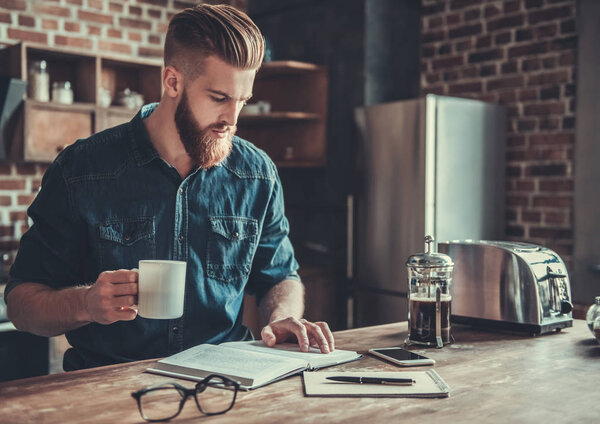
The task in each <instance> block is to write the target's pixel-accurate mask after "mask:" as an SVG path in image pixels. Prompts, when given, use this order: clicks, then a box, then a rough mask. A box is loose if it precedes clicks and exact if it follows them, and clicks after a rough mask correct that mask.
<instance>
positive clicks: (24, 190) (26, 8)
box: [0, 0, 246, 278]
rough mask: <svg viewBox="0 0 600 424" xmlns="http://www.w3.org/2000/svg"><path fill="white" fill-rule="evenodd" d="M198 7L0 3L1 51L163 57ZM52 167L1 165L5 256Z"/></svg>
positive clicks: (151, 1)
mask: <svg viewBox="0 0 600 424" xmlns="http://www.w3.org/2000/svg"><path fill="white" fill-rule="evenodd" d="M197 3H202V1H180V0H126V1H116V0H115V1H109V0H53V1H52V0H44V1H42V0H0V47H4V46H6V45H11V44H15V43H18V42H19V41H32V42H36V43H42V44H47V45H49V46H57V47H66V48H71V49H85V51H93V52H107V53H111V54H119V55H124V56H136V57H140V56H141V57H162V44H163V42H164V34H165V32H166V30H167V25H168V22H169V19H170V18H171V17H172V16H173V14H175V13H177V12H178V11H179V10H181V9H183V8H185V7H189V6H193V5H194V4H197ZM206 3H229V4H232V5H234V6H236V7H239V8H240V9H242V10H246V0H229V1H227V0H223V1H217V2H206ZM3 65H4V64H0V66H3ZM46 168H47V165H46V164H33V163H10V162H4V163H2V162H0V252H4V251H10V252H14V251H15V250H16V249H17V247H18V240H19V239H20V238H21V235H22V234H23V233H24V232H25V230H26V229H27V214H26V210H27V207H28V206H29V204H30V203H31V202H32V201H33V198H34V197H35V194H36V193H37V191H38V189H39V187H40V183H41V179H42V175H43V173H44V171H45V170H46ZM1 277H2V276H0V278H1Z"/></svg>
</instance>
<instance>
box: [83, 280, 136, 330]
mask: <svg viewBox="0 0 600 424" xmlns="http://www.w3.org/2000/svg"><path fill="white" fill-rule="evenodd" d="M137 294H138V270H137V269H132V270H127V269H120V270H118V271H104V272H102V273H101V274H100V275H99V276H98V279H97V280H96V282H95V283H94V284H93V285H92V286H91V287H90V288H89V289H88V290H87V292H86V294H85V301H84V305H85V309H86V311H87V313H88V314H89V321H92V322H97V323H100V324H112V323H113V322H116V321H131V320H133V319H135V317H136V315H137V310H136V309H134V308H133V307H134V306H135V305H136V304H137Z"/></svg>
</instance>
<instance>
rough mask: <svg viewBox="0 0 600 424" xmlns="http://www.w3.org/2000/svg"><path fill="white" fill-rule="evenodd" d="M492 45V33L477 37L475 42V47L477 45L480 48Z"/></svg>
mask: <svg viewBox="0 0 600 424" xmlns="http://www.w3.org/2000/svg"><path fill="white" fill-rule="evenodd" d="M491 45H492V36H491V35H484V36H481V37H477V43H475V47H477V48H478V49H480V48H485V47H490V46H491Z"/></svg>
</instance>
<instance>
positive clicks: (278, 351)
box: [220, 340, 361, 368]
mask: <svg viewBox="0 0 600 424" xmlns="http://www.w3.org/2000/svg"><path fill="white" fill-rule="evenodd" d="M220 346H228V347H232V348H236V349H243V350H250V351H253V352H263V353H266V354H269V355H277V356H278V357H286V358H298V359H302V360H304V361H306V362H307V363H308V364H309V365H310V368H321V367H327V366H330V365H335V364H341V363H343V362H348V361H352V360H354V359H358V358H360V357H361V355H359V354H358V353H356V352H352V351H350V350H342V349H336V350H334V351H333V352H330V353H321V351H320V350H319V349H317V348H314V347H311V348H309V351H308V352H302V351H301V350H300V346H298V344H296V343H280V344H277V345H275V347H269V346H267V345H265V344H264V343H263V342H262V340H254V341H249V342H227V343H222V344H221V345H220Z"/></svg>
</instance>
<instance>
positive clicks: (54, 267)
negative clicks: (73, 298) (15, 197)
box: [5, 162, 85, 294]
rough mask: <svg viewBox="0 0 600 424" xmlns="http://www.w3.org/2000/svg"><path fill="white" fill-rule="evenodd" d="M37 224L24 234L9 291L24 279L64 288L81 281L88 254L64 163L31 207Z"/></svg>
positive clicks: (55, 167) (49, 176)
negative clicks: (84, 257)
mask: <svg viewBox="0 0 600 424" xmlns="http://www.w3.org/2000/svg"><path fill="white" fill-rule="evenodd" d="M27 213H28V215H29V217H30V218H31V219H32V221H33V225H32V226H31V228H29V230H28V231H27V232H26V233H25V234H24V235H23V237H22V238H21V242H20V245H19V250H18V252H17V256H16V258H15V262H14V264H13V266H12V267H11V269H10V274H9V275H10V278H9V282H8V284H7V287H6V290H5V294H8V293H9V292H10V291H11V290H12V289H13V288H14V287H16V286H17V285H18V284H20V283H23V282H35V283H42V284H46V285H48V286H51V287H55V288H60V287H65V286H71V285H74V284H76V283H77V282H81V257H82V255H84V254H85V243H83V242H82V236H83V233H84V232H83V231H81V224H80V222H79V220H78V219H77V217H76V215H75V213H74V212H73V207H72V204H71V199H70V196H69V189H68V186H67V183H66V180H65V178H64V175H63V171H62V167H61V165H60V164H59V163H58V162H54V163H53V164H52V165H50V167H49V168H48V170H47V171H46V173H45V175H44V177H43V179H42V188H41V190H40V192H39V193H38V195H37V196H36V198H35V200H34V201H33V203H32V204H31V206H30V207H29V209H28V210H27Z"/></svg>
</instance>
